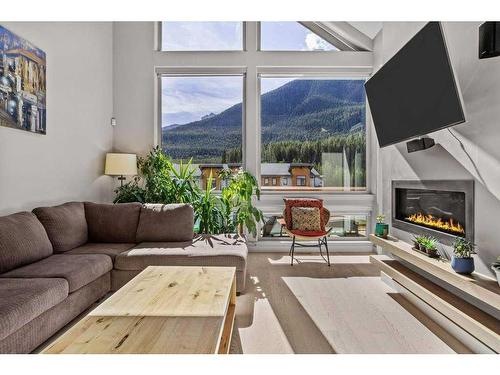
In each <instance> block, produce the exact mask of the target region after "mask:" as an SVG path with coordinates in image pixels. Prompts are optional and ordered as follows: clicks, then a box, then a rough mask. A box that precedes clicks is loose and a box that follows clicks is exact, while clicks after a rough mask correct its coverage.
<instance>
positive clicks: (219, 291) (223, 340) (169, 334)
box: [42, 267, 236, 354]
mask: <svg viewBox="0 0 500 375" xmlns="http://www.w3.org/2000/svg"><path fill="white" fill-rule="evenodd" d="M235 272H236V269H235V268H234V267H148V268H146V269H145V270H144V271H142V272H141V273H140V274H139V275H137V276H136V277H135V278H133V279H132V280H131V281H130V282H128V283H127V284H126V285H125V286H123V287H122V288H121V289H120V290H118V291H117V292H116V293H115V294H113V295H112V296H111V297H110V298H108V299H107V300H106V301H104V302H103V303H102V304H101V305H99V306H98V307H97V308H96V309H95V310H93V311H92V312H90V313H89V314H88V315H87V316H86V317H85V318H83V319H82V320H81V321H79V322H78V323H77V324H76V325H75V326H73V327H72V328H70V329H69V330H68V331H67V332H66V333H64V334H63V335H62V336H61V337H59V338H57V339H56V340H55V341H54V342H52V343H51V344H50V345H49V346H47V347H46V348H45V349H44V350H43V351H42V353H49V354H57V353H72V354H83V353H104V354H113V353H126V354H133V353H137V354H146V353H172V354H181V353H186V354H203V353H211V354H217V353H219V354H222V353H227V352H228V350H229V344H230V341H231V334H232V330H233V323H234V313H235V304H236V279H235Z"/></svg>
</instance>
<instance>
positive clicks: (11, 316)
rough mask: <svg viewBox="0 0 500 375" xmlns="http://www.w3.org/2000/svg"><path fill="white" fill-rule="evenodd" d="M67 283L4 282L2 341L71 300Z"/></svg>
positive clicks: (0, 298) (0, 299) (0, 291)
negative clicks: (65, 300) (56, 306)
mask: <svg viewBox="0 0 500 375" xmlns="http://www.w3.org/2000/svg"><path fill="white" fill-rule="evenodd" d="M68 292H69V288H68V282H67V281H66V280H64V279H10V278H3V279H0V341H1V340H3V339H4V338H5V337H7V336H9V335H10V334H11V333H13V332H15V331H17V330H18V329H19V328H21V327H22V326H24V325H25V324H27V323H29V322H30V321H32V320H33V319H35V318H36V317H38V316H39V315H41V314H42V313H44V312H45V311H47V310H49V309H50V308H52V307H54V306H55V305H57V304H58V303H60V302H62V301H63V300H64V299H65V298H66V297H67V296H68Z"/></svg>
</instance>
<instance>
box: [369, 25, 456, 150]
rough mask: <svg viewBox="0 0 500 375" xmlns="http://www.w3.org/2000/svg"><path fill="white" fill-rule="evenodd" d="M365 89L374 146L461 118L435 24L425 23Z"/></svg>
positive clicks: (420, 133)
mask: <svg viewBox="0 0 500 375" xmlns="http://www.w3.org/2000/svg"><path fill="white" fill-rule="evenodd" d="M365 90H366V96H367V99H368V103H369V104H370V111H371V114H372V118H373V123H374V125H375V129H376V131H377V138H378V142H379V145H380V147H384V146H388V145H391V144H394V143H397V142H401V141H404V140H407V139H410V138H413V137H416V136H421V135H425V134H428V133H432V132H434V131H436V130H439V129H442V128H445V127H448V126H452V125H456V124H459V123H462V122H464V121H465V115H464V111H463V109H462V104H461V101H460V96H459V93H458V88H457V85H456V82H455V77H454V75H453V70H452V67H451V63H450V59H449V57H448V51H447V49H446V43H445V39H444V35H443V30H442V28H441V24H440V23H439V22H429V23H428V24H427V25H425V26H424V28H422V30H420V31H419V32H418V33H417V34H416V35H415V36H414V37H413V38H412V39H411V40H410V41H409V42H408V43H407V44H406V45H405V46H404V47H403V48H401V50H400V51H399V52H398V53H396V55H394V56H393V57H392V58H391V59H390V60H389V61H387V63H386V64H385V65H383V66H382V67H381V68H380V69H379V70H378V71H377V72H376V73H375V74H374V75H373V76H372V77H371V78H370V79H369V80H368V81H366V83H365Z"/></svg>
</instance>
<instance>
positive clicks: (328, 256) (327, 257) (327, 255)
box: [324, 236, 330, 267]
mask: <svg viewBox="0 0 500 375" xmlns="http://www.w3.org/2000/svg"><path fill="white" fill-rule="evenodd" d="M324 241H325V249H326V259H327V260H328V267H330V253H329V252H328V239H327V238H326V236H325V237H324Z"/></svg>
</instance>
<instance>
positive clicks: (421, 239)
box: [413, 236, 425, 250]
mask: <svg viewBox="0 0 500 375" xmlns="http://www.w3.org/2000/svg"><path fill="white" fill-rule="evenodd" d="M424 240H425V236H413V248H414V249H415V250H421V249H420V244H421V243H422V242H424Z"/></svg>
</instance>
